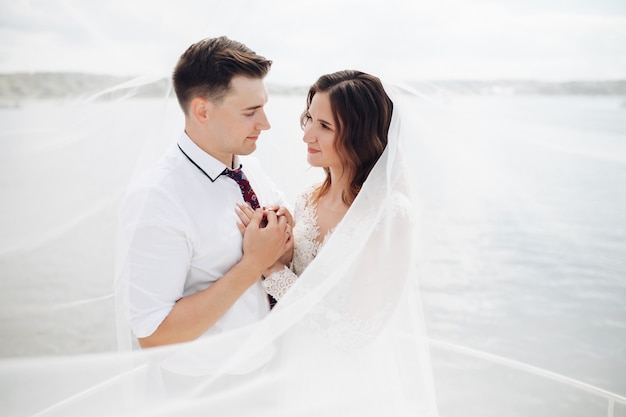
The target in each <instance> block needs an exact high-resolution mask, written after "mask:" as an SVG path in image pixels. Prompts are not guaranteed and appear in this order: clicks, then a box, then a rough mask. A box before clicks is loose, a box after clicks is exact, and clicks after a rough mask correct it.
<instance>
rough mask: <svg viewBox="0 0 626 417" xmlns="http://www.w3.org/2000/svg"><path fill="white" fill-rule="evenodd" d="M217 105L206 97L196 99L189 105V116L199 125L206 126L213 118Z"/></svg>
mask: <svg viewBox="0 0 626 417" xmlns="http://www.w3.org/2000/svg"><path fill="white" fill-rule="evenodd" d="M214 107H215V105H214V104H213V103H212V102H211V101H209V100H207V99H206V98H204V97H195V98H194V99H192V100H191V103H189V116H191V117H192V118H193V119H194V120H195V121H196V122H197V123H199V124H205V123H207V122H208V121H209V119H210V118H211V113H212V111H213V109H214Z"/></svg>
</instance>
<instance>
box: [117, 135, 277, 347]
mask: <svg viewBox="0 0 626 417" xmlns="http://www.w3.org/2000/svg"><path fill="white" fill-rule="evenodd" d="M179 147H180V148H179ZM185 155H187V156H185ZM192 161H193V162H192ZM194 163H195V164H194ZM239 163H241V164H242V169H243V171H244V173H245V175H246V177H247V178H248V180H249V181H250V184H251V186H252V188H253V189H254V191H255V193H256V194H257V197H258V199H259V202H260V204H261V206H265V205H273V204H278V205H282V206H284V205H285V201H284V196H283V195H282V193H280V192H279V191H278V190H277V189H276V187H275V185H274V184H273V183H272V182H271V181H270V180H269V179H268V178H267V176H266V175H265V174H264V173H263V171H262V170H261V168H260V166H259V164H258V162H257V160H256V159H255V158H252V157H240V158H238V157H236V160H235V168H237V166H238V164H239ZM196 165H197V166H196ZM225 168H231V167H226V166H225V165H224V164H223V163H221V162H220V161H218V160H217V159H215V158H213V157H212V156H210V155H209V154H207V153H206V152H204V151H203V150H202V149H200V148H199V147H198V146H197V145H196V144H195V143H194V142H193V141H192V140H191V139H190V138H189V137H188V136H187V135H186V134H184V133H183V134H182V135H181V137H180V139H179V140H178V144H174V145H173V146H172V147H171V148H170V149H169V151H168V152H167V153H166V154H165V156H164V157H163V158H162V159H161V160H160V161H159V162H158V164H157V165H156V167H155V168H154V169H153V170H152V171H151V172H150V173H149V175H147V176H145V177H144V178H143V179H142V180H141V181H139V182H138V183H137V184H135V186H134V187H133V188H132V189H131V191H130V192H129V194H128V195H127V198H126V200H125V202H124V205H123V208H122V212H121V219H120V220H121V227H122V231H123V233H124V236H127V237H128V242H126V244H127V245H128V250H127V251H126V252H125V253H126V255H125V257H124V258H123V259H122V260H121V262H122V274H123V279H126V280H127V283H128V292H127V297H128V302H127V304H128V305H127V314H128V315H129V317H128V318H129V321H130V325H131V328H132V330H133V333H134V334H135V336H137V337H140V338H141V337H147V336H149V335H151V334H152V333H153V332H154V331H155V330H156V329H157V327H158V326H159V325H160V324H161V322H163V320H164V319H165V317H167V315H168V314H169V313H170V311H171V310H172V307H173V306H174V304H175V303H176V301H177V300H179V299H180V298H182V297H185V296H188V295H191V294H194V293H196V292H198V291H201V290H203V289H205V288H207V287H209V286H210V285H212V284H213V283H214V282H215V281H217V280H218V279H219V278H221V277H222V276H223V275H224V274H225V273H226V272H228V271H229V270H230V269H231V268H232V267H233V266H234V265H235V264H236V263H237V262H239V260H240V259H241V257H242V236H241V232H240V231H239V229H238V228H237V221H238V217H237V214H236V213H235V205H236V203H237V202H240V201H243V197H242V195H241V191H240V189H239V186H238V185H237V183H236V182H235V181H234V180H232V179H231V178H229V177H227V176H226V175H220V174H221V173H222V172H223V171H224V169H225ZM203 171H204V172H203ZM268 312H269V304H268V300H267V293H266V292H265V291H264V289H263V287H262V286H261V283H260V281H259V282H257V283H255V284H254V285H252V286H251V287H250V288H249V289H248V290H247V291H246V292H245V293H244V294H243V295H242V296H241V297H240V298H239V299H238V300H237V301H236V302H235V304H234V305H233V306H232V307H231V308H230V309H229V310H228V311H227V312H226V314H225V315H224V316H223V317H222V318H221V319H219V320H218V321H217V322H216V323H215V324H214V325H213V326H212V327H211V328H210V329H209V330H208V331H207V332H206V333H205V334H204V335H205V336H206V335H209V334H214V333H219V332H223V331H225V330H229V329H234V328H237V327H241V326H244V325H246V324H250V323H253V322H256V321H258V320H260V319H261V318H263V317H265V316H266V315H267V313H268Z"/></svg>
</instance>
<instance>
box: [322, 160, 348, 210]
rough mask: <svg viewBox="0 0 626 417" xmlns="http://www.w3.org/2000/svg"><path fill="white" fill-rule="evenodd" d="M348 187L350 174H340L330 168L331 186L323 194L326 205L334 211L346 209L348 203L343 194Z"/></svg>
mask: <svg viewBox="0 0 626 417" xmlns="http://www.w3.org/2000/svg"><path fill="white" fill-rule="evenodd" d="M347 189H348V176H347V175H338V174H336V173H335V172H334V171H333V170H332V169H331V170H330V188H329V189H328V192H327V193H326V194H325V195H324V196H323V200H324V205H325V206H326V207H327V208H328V209H330V210H333V211H345V210H346V209H347V207H348V205H347V204H346V203H345V202H344V199H343V196H344V193H345V191H346V190H347Z"/></svg>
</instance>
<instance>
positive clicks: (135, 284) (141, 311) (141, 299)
mask: <svg viewBox="0 0 626 417" xmlns="http://www.w3.org/2000/svg"><path fill="white" fill-rule="evenodd" d="M183 213H184V212H183V211H182V210H180V208H179V207H178V206H177V205H176V204H175V202H173V201H172V200H171V199H170V198H169V197H168V196H167V195H165V193H163V192H159V191H158V190H155V189H150V188H148V189H143V190H141V191H139V192H136V193H134V194H133V195H131V196H130V197H129V198H128V199H127V201H126V202H125V206H124V207H123V209H122V215H121V219H120V220H121V223H122V224H123V228H124V232H125V234H126V236H127V245H128V247H127V250H126V256H125V259H124V260H123V271H124V276H125V279H126V281H127V285H128V289H127V291H128V292H127V297H128V301H127V304H128V305H127V306H126V308H127V314H128V319H129V322H130V326H131V329H132V330H133V333H134V334H135V336H137V337H140V338H141V337H147V336H150V335H151V334H152V333H154V331H155V330H156V329H157V328H158V327H159V325H160V324H161V323H162V322H163V320H165V318H166V317H167V315H168V314H169V313H170V311H171V310H172V308H173V306H174V304H175V303H176V301H178V300H179V299H180V298H182V296H183V292H184V286H185V281H186V277H187V273H188V269H189V265H190V262H191V255H192V250H191V245H190V244H189V238H188V236H187V233H186V232H185V230H184V229H185V228H184V227H182V222H181V216H182V215H183Z"/></svg>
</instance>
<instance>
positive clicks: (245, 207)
mask: <svg viewBox="0 0 626 417" xmlns="http://www.w3.org/2000/svg"><path fill="white" fill-rule="evenodd" d="M270 211H271V212H274V213H276V217H278V218H280V217H283V216H284V217H285V218H286V220H287V225H288V226H289V227H288V233H289V235H290V236H291V231H292V229H293V216H292V215H291V213H290V212H289V210H288V209H287V208H286V207H279V206H269V207H264V208H263V215H264V217H265V216H267V213H268V212H270ZM235 212H236V213H237V215H238V216H239V220H240V221H239V222H238V223H237V227H239V231H240V232H241V234H242V235H243V234H244V233H245V231H246V227H248V225H249V224H250V219H251V218H252V215H254V210H253V209H252V207H250V205H249V204H246V203H237V205H236V206H235ZM262 226H263V225H262Z"/></svg>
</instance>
